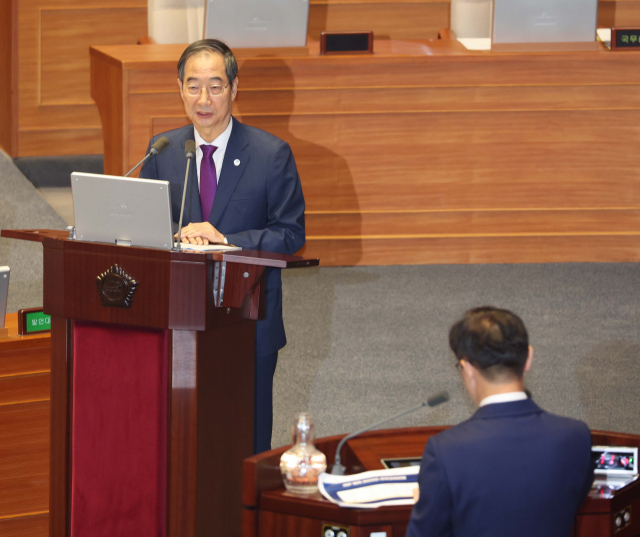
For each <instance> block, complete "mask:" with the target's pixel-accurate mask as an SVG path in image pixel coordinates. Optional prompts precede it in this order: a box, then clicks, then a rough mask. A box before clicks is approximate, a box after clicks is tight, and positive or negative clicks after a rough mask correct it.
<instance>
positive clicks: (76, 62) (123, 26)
mask: <svg viewBox="0 0 640 537" xmlns="http://www.w3.org/2000/svg"><path fill="white" fill-rule="evenodd" d="M146 16H147V8H146V7H130V8H102V7H101V8H97V9H61V8H56V9H51V8H49V9H42V10H41V12H40V39H41V41H40V42H41V49H42V53H41V54H42V60H41V62H42V63H41V78H42V82H41V86H40V96H39V97H40V102H41V103H42V104H43V105H53V104H69V103H74V104H89V105H91V104H93V100H92V99H91V92H90V88H89V86H90V77H89V47H90V46H91V45H93V44H95V41H96V37H97V36H96V29H99V28H109V34H108V35H105V36H99V37H98V39H100V41H102V42H103V44H105V45H111V44H120V43H127V42H130V41H131V39H130V36H132V35H138V36H143V35H145V34H146V29H147V28H146ZM69 21H73V25H70V24H69Z"/></svg>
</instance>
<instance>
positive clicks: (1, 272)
mask: <svg viewBox="0 0 640 537" xmlns="http://www.w3.org/2000/svg"><path fill="white" fill-rule="evenodd" d="M10 272H11V269H10V268H9V267H0V328H4V318H5V316H6V314H7V298H8V296H9V274H10Z"/></svg>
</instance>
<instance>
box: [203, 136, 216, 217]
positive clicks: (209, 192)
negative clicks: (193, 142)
mask: <svg viewBox="0 0 640 537" xmlns="http://www.w3.org/2000/svg"><path fill="white" fill-rule="evenodd" d="M200 149H202V162H201V163H200V208H201V209H202V221H203V222H207V221H208V220H209V215H210V214H211V207H213V200H214V198H215V197H216V190H217V188H218V176H217V175H216V166H215V164H214V163H213V158H212V157H213V154H214V153H215V151H216V149H218V148H217V147H216V146H215V145H201V146H200Z"/></svg>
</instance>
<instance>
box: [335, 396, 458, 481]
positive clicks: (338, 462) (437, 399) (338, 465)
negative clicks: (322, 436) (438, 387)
mask: <svg viewBox="0 0 640 537" xmlns="http://www.w3.org/2000/svg"><path fill="white" fill-rule="evenodd" d="M448 400H449V393H448V392H446V391H442V392H438V393H436V394H434V395H432V396H430V397H429V398H428V399H427V400H426V401H425V402H424V403H421V404H419V405H418V406H414V407H413V408H410V409H408V410H403V411H402V412H400V413H399V414H395V415H393V416H391V417H390V418H387V419H385V420H382V421H379V422H378V423H374V424H373V425H369V426H368V427H365V428H364V429H360V430H359V431H356V432H355V433H351V434H349V435H347V436H345V437H344V438H343V439H342V440H340V443H339V444H338V449H336V456H335V458H334V462H333V467H332V468H331V473H332V474H333V475H344V471H345V470H346V468H345V467H344V466H343V465H342V458H341V457H340V451H342V446H344V444H345V442H347V440H351V439H352V438H353V437H355V436H358V435H359V434H362V433H366V432H367V431H370V430H371V429H375V428H376V427H379V426H380V425H384V424H385V423H387V422H388V421H392V420H395V419H397V418H399V417H401V416H404V415H405V414H410V413H411V412H415V411H416V410H420V409H421V408H422V407H425V406H429V407H432V408H433V407H435V406H438V405H441V404H442V403H446V402H447V401H448Z"/></svg>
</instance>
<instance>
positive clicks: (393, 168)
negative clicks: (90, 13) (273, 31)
mask: <svg viewBox="0 0 640 537" xmlns="http://www.w3.org/2000/svg"><path fill="white" fill-rule="evenodd" d="M374 48H375V51H376V52H375V54H374V55H372V56H368V57H361V56H360V57H354V56H333V57H331V56H329V57H327V56H320V55H319V49H318V47H317V43H316V44H315V45H313V46H309V47H308V53H306V54H304V53H302V54H301V53H299V51H296V53H295V54H292V53H291V52H290V51H286V50H283V51H280V52H278V51H275V52H273V51H272V56H271V57H263V56H259V55H258V54H257V53H256V51H242V50H240V51H238V59H239V63H240V74H239V80H240V84H239V88H240V90H239V92H238V98H237V100H236V103H235V107H234V114H236V116H237V117H238V118H239V119H241V120H242V121H244V122H245V123H248V124H249V125H254V126H256V127H260V128H262V129H265V130H267V131H269V132H271V133H273V134H275V135H276V136H279V137H280V138H282V139H284V140H286V141H288V142H289V143H290V144H291V147H292V149H293V153H294V155H295V157H296V162H297V164H298V169H299V171H300V176H301V178H302V185H303V189H304V193H305V199H306V202H307V213H306V215H307V244H306V245H305V248H304V250H303V253H304V255H308V256H313V257H321V258H322V260H323V265H371V264H425V263H522V262H528V263H535V262H540V263H543V262H561V261H576V262H578V261H608V262H615V261H637V260H638V259H639V258H640V189H639V187H638V185H639V182H638V181H639V179H640V153H638V151H637V147H638V144H639V143H640V127H638V125H639V124H640V123H639V121H638V120H640V98H639V97H638V96H639V95H640V91H639V89H640V88H639V86H640V54H615V53H612V52H610V51H608V50H606V49H604V48H602V49H601V50H600V51H599V52H589V53H586V52H573V53H568V52H566V53H537V54H532V53H529V54H504V53H503V54H500V53H489V52H471V51H467V50H466V49H464V47H462V45H460V44H459V43H458V42H457V41H449V40H421V41H396V40H376V42H375V45H374ZM181 52H182V46H181V45H166V46H160V45H148V46H145V47H141V46H129V47H95V48H92V52H91V54H92V80H93V91H92V95H93V97H94V99H95V100H96V102H97V103H98V107H99V108H100V110H101V112H102V120H103V126H104V132H105V171H106V172H107V173H114V174H121V173H124V171H125V170H127V169H128V168H129V167H130V166H132V165H133V164H134V163H135V162H137V161H138V160H139V159H140V157H141V156H142V155H143V154H144V151H145V149H146V146H147V143H148V140H149V138H150V137H151V136H152V135H154V134H158V133H160V132H163V131H166V130H169V129H173V128H176V127H179V126H182V125H185V124H187V123H188V120H187V118H186V117H185V116H184V109H183V106H182V102H181V100H180V97H179V95H178V93H177V91H176V89H175V73H174V63H175V61H176V60H177V58H178V57H179V55H180V53H181Z"/></svg>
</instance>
